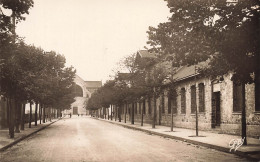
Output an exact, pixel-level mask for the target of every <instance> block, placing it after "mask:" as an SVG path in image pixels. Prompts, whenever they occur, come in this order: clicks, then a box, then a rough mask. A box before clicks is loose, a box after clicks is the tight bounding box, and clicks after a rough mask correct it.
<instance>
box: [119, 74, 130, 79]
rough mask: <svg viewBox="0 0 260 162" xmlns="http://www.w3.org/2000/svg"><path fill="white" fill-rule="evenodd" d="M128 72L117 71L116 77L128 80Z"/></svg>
mask: <svg viewBox="0 0 260 162" xmlns="http://www.w3.org/2000/svg"><path fill="white" fill-rule="evenodd" d="M130 76H131V75H130V73H118V78H119V79H121V80H129V78H130Z"/></svg>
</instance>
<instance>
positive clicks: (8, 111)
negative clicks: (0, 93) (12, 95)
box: [6, 98, 10, 128]
mask: <svg viewBox="0 0 260 162" xmlns="http://www.w3.org/2000/svg"><path fill="white" fill-rule="evenodd" d="M6 104H7V125H8V128H9V125H10V105H9V99H8V98H6Z"/></svg>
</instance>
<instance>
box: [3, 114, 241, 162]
mask: <svg viewBox="0 0 260 162" xmlns="http://www.w3.org/2000/svg"><path fill="white" fill-rule="evenodd" d="M0 161H1V162H5V161H17V162H37V161H46V162H66V161H73V162H74V161H75V162H79V161H102V162H103V161H108V162H114V161H122V162H124V161H134V162H138V161H142V162H149V161H158V162H161V161H246V159H243V158H240V157H238V156H236V155H234V154H228V153H223V152H220V151H216V150H212V149H208V148H204V147H200V146H196V145H191V144H188V143H185V142H181V141H176V140H173V139H166V138H162V137H159V136H155V135H149V134H146V133H144V132H140V131H136V130H131V129H127V128H123V127H121V126H117V125H114V124H111V123H107V122H104V121H99V120H96V119H93V118H88V117H75V118H71V119H62V120H60V121H58V122H56V123H54V124H52V125H51V126H49V127H48V128H46V129H44V130H42V131H40V132H38V133H37V134H35V135H33V136H31V137H30V138H27V139H26V140H24V141H22V142H20V143H18V144H17V145H15V146H13V147H12V148H9V149H8V150H6V151H5V152H3V153H1V154H0Z"/></svg>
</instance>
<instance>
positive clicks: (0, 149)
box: [0, 119, 60, 152]
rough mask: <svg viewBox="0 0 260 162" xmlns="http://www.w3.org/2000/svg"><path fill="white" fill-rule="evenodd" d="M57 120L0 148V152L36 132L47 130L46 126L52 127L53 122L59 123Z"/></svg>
mask: <svg viewBox="0 0 260 162" xmlns="http://www.w3.org/2000/svg"><path fill="white" fill-rule="evenodd" d="M59 120H60V119H58V120H56V121H53V122H51V123H49V124H47V125H45V126H43V127H41V128H40V129H37V130H35V131H33V132H31V133H29V134H27V135H25V136H22V137H20V138H18V139H16V140H15V141H13V142H11V143H9V144H8V145H6V146H4V147H2V148H0V152H3V151H5V150H6V149H8V148H10V147H12V146H13V145H15V144H17V143H19V142H21V141H22V140H24V139H26V138H28V137H30V136H32V135H33V134H35V133H37V132H39V131H41V130H43V129H45V128H47V127H48V126H50V125H52V124H53V123H55V122H57V121H59Z"/></svg>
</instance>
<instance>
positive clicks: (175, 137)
mask: <svg viewBox="0 0 260 162" xmlns="http://www.w3.org/2000/svg"><path fill="white" fill-rule="evenodd" d="M92 119H97V120H99V121H104V122H108V123H111V124H115V125H119V126H122V127H125V128H129V129H133V130H138V131H142V132H145V133H149V134H154V135H157V136H161V137H164V138H171V139H175V140H179V141H183V142H187V143H191V144H195V145H200V146H203V147H207V148H211V149H215V150H218V151H222V152H226V153H230V152H229V150H230V149H229V148H226V147H222V146H217V145H213V144H208V143H204V142H199V141H195V140H191V139H187V138H183V137H177V136H174V135H168V134H163V133H159V132H154V131H150V130H146V129H142V128H137V127H134V126H131V125H125V124H122V123H115V122H112V121H109V120H103V119H98V118H92ZM232 153H234V154H236V155H239V156H241V157H244V158H247V159H248V160H251V161H259V159H257V158H253V157H251V156H249V155H248V154H247V153H245V152H242V151H239V150H236V152H232Z"/></svg>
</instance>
